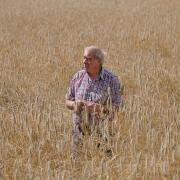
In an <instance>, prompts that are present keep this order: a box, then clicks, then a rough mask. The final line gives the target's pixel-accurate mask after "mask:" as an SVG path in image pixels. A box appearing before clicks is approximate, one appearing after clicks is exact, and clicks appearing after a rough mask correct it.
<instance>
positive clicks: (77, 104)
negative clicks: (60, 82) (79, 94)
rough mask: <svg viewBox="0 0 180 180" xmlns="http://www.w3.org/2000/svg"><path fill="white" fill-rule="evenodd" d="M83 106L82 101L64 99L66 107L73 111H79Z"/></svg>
mask: <svg viewBox="0 0 180 180" xmlns="http://www.w3.org/2000/svg"><path fill="white" fill-rule="evenodd" d="M83 106H84V103H83V102H82V101H72V100H68V99H66V107H67V108H68V109H70V110H73V111H75V112H80V111H82V109H83Z"/></svg>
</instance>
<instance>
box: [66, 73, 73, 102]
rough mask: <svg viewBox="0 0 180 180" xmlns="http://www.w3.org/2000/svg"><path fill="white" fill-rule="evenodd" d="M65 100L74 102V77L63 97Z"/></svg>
mask: <svg viewBox="0 0 180 180" xmlns="http://www.w3.org/2000/svg"><path fill="white" fill-rule="evenodd" d="M65 98H66V100H71V101H74V100H75V76H74V77H73V78H72V80H71V82H70V85H69V87H68V89H67V93H66V96H65Z"/></svg>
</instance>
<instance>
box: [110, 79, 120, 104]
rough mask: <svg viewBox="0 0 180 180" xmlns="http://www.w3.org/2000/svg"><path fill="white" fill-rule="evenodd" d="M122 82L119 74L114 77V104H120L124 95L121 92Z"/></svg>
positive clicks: (112, 93)
mask: <svg viewBox="0 0 180 180" xmlns="http://www.w3.org/2000/svg"><path fill="white" fill-rule="evenodd" d="M120 88H121V87H120V82H119V79H118V77H117V76H115V77H114V78H113V81H112V83H111V100H112V105H114V106H120V105H121V101H122V97H121V94H120Z"/></svg>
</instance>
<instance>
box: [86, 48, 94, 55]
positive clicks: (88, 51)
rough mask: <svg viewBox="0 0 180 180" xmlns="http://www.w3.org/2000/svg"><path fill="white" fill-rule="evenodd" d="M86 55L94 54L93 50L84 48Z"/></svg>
mask: <svg viewBox="0 0 180 180" xmlns="http://www.w3.org/2000/svg"><path fill="white" fill-rule="evenodd" d="M84 55H86V56H91V55H93V54H92V52H91V51H90V50H89V49H86V50H84Z"/></svg>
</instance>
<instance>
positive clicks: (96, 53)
mask: <svg viewBox="0 0 180 180" xmlns="http://www.w3.org/2000/svg"><path fill="white" fill-rule="evenodd" d="M84 51H88V52H89V53H90V54H91V55H92V56H93V57H94V58H96V59H98V60H100V61H101V64H103V63H104V60H105V56H106V52H105V51H104V50H102V49H100V48H98V47H96V46H94V45H92V46H88V47H86V48H85V49H84Z"/></svg>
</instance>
